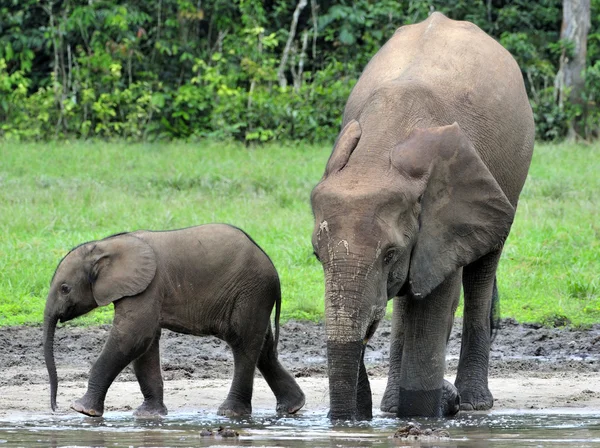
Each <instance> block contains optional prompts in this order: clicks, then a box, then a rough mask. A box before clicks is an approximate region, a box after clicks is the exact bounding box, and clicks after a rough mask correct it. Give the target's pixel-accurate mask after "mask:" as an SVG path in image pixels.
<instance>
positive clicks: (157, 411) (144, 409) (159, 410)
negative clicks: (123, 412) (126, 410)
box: [133, 401, 169, 418]
mask: <svg viewBox="0 0 600 448" xmlns="http://www.w3.org/2000/svg"><path fill="white" fill-rule="evenodd" d="M168 413H169V412H168V411H167V407H166V406H165V405H164V403H163V402H162V401H161V402H150V401H144V402H143V403H142V405H141V406H140V407H139V408H137V409H136V410H135V411H134V412H133V415H134V417H138V418H153V417H161V416H163V415H167V414H168Z"/></svg>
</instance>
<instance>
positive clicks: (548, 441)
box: [0, 409, 600, 448]
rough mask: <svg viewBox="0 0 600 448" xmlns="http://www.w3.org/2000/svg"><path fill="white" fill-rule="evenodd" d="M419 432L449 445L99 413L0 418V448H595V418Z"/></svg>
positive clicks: (525, 418) (386, 427) (502, 421)
mask: <svg viewBox="0 0 600 448" xmlns="http://www.w3.org/2000/svg"><path fill="white" fill-rule="evenodd" d="M415 421H417V422H419V423H420V424H421V425H422V427H435V428H444V429H446V430H447V431H448V432H449V434H450V439H447V440H438V441H411V442H407V441H400V440H398V439H393V438H392V435H393V434H394V432H395V431H396V430H397V429H398V428H399V427H400V426H404V425H405V424H406V423H407V422H406V421H402V420H399V419H394V418H388V417H384V416H382V415H378V416H376V418H374V419H373V420H372V421H371V422H369V423H360V424H341V425H332V424H331V423H330V422H329V421H328V420H327V417H326V414H325V412H324V411H319V412H314V413H310V412H305V413H302V414H301V415H298V416H294V417H285V418H280V417H275V416H273V415H272V414H269V413H267V412H263V413H261V412H257V413H255V415H254V416H253V417H252V418H250V419H245V420H232V419H228V418H224V417H219V416H217V415H215V414H211V413H204V412H199V413H198V412H194V413H175V414H173V415H170V416H168V417H165V418H163V419H160V420H137V419H134V418H133V417H132V415H131V413H120V412H107V413H106V414H105V417H104V418H101V419H92V418H87V417H83V416H79V415H76V414H64V415H48V414H43V415H32V414H22V415H19V414H17V415H12V416H11V417H10V418H1V417H0V448H4V447H6V448H8V447H11V448H12V447H23V446H27V447H30V446H32V447H36V446H40V447H42V446H44V447H66V446H77V447H88V446H92V447H129V446H135V447H139V446H144V447H189V446H198V447H211V446H215V447H217V446H264V447H325V446H327V447H356V446H360V447H384V446H394V447H399V446H406V447H414V446H417V447H418V446H421V447H456V448H458V447H509V446H510V447H516V446H519V447H540V446H544V447H546V446H555V447H596V448H599V447H600V410H596V411H594V412H589V411H587V412H586V411H585V410H572V409H568V410H552V411H538V410H536V411H532V412H526V411H506V410H503V411H502V412H498V413H495V412H492V413H481V414H478V413H461V415H460V416H459V417H458V418H455V419H416V420H415ZM220 426H222V427H224V428H232V429H234V430H235V431H237V432H238V433H239V436H238V437H222V436H220V435H213V436H208V437H201V436H200V433H201V431H202V430H203V429H205V428H208V429H215V428H218V427H220Z"/></svg>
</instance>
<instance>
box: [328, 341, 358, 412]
mask: <svg viewBox="0 0 600 448" xmlns="http://www.w3.org/2000/svg"><path fill="white" fill-rule="evenodd" d="M363 347H364V346H363V344H362V341H353V342H331V341H328V342H327V364H328V370H329V372H328V374H329V402H330V411H329V418H330V419H331V420H355V419H356V418H357V388H358V372H359V368H360V362H361V359H362V351H363Z"/></svg>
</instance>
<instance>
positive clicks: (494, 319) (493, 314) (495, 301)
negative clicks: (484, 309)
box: [490, 277, 500, 342]
mask: <svg viewBox="0 0 600 448" xmlns="http://www.w3.org/2000/svg"><path fill="white" fill-rule="evenodd" d="M499 329H500V295H499V294H498V282H497V278H496V277H494V287H493V289H492V307H491V309H490V336H491V341H492V342H493V341H494V339H496V335H497V334H498V330H499Z"/></svg>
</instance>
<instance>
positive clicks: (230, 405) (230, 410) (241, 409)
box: [217, 399, 252, 417]
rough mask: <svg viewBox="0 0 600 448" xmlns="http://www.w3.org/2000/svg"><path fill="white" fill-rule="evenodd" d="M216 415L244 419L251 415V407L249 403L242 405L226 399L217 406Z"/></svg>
mask: <svg viewBox="0 0 600 448" xmlns="http://www.w3.org/2000/svg"><path fill="white" fill-rule="evenodd" d="M217 414H219V415H224V416H225V417H245V416H247V415H250V414H252V406H251V405H250V403H248V404H244V403H240V402H239V401H233V400H230V399H227V400H225V401H224V402H223V404H222V405H221V406H219V410H218V411H217Z"/></svg>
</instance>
